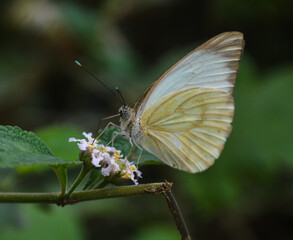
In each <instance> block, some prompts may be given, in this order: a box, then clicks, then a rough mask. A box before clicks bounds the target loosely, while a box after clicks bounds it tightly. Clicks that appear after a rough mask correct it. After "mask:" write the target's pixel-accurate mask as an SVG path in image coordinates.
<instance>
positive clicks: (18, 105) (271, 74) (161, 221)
mask: <svg viewBox="0 0 293 240" xmlns="http://www.w3.org/2000/svg"><path fill="white" fill-rule="evenodd" d="M0 8H1V16H0V18H1V21H0V27H1V38H0V43H1V44H0V53H1V55H0V56H1V57H0V116H1V118H0V120H1V122H0V124H2V125H18V126H20V127H21V128H23V129H25V130H31V131H34V132H36V133H37V134H38V136H40V137H41V138H42V139H43V140H44V141H45V142H46V143H47V144H48V145H49V146H50V147H51V149H52V150H53V152H54V153H55V155H56V156H58V157H63V158H66V159H76V158H77V157H78V151H77V149H76V147H75V145H72V144H69V143H67V140H68V138H69V137H73V136H74V137H80V135H81V132H82V131H87V132H94V131H95V130H96V128H97V123H98V120H99V119H100V118H102V117H106V116H109V115H113V114H116V113H117V109H118V108H119V107H120V104H119V102H118V101H117V100H116V99H115V98H113V96H112V95H111V94H109V93H108V92H107V90H105V89H104V88H103V87H102V86H101V85H99V84H98V83H97V82H96V81H95V80H94V79H92V78H91V77H90V76H89V75H88V74H86V73H85V72H83V71H82V70H81V69H80V68H78V67H77V66H76V65H75V64H74V60H76V59H78V60H79V61H80V62H81V63H82V64H83V65H85V66H86V67H87V68H89V69H91V70H92V71H93V72H94V73H96V74H97V75H98V76H99V77H100V78H101V79H103V81H104V82H105V83H106V84H107V85H108V86H109V87H110V88H114V87H115V86H119V87H120V90H121V91H122V93H123V95H124V97H125V98H126V101H127V103H128V104H129V105H133V104H134V102H135V100H136V99H137V98H138V96H139V95H140V94H141V93H142V92H143V90H144V89H145V88H147V86H148V85H149V84H150V83H152V81H154V80H155V79H156V78H158V77H159V76H160V74H162V73H163V72H164V71H165V70H166V69H167V68H168V67H169V66H171V65H172V64H173V63H175V62H176V61H177V60H178V59H180V58H181V57H182V56H184V55H185V54H186V53H188V52H189V51H191V50H192V49H194V48H195V47H197V46H198V45H199V44H201V43H203V42H204V41H206V40H208V39H209V38H211V37H213V36H215V35H216V34H219V33H221V32H224V31H232V30H234V31H241V32H243V33H244V36H245V40H246V46H245V51H244V56H243V59H242V60H241V63H240V70H239V76H238V78H237V84H236V88H235V93H234V97H235V104H236V112H235V119H234V122H233V131H232V134H231V136H230V138H229V139H228V141H227V144H226V146H225V149H224V151H223V153H222V155H221V157H220V159H218V160H217V161H216V163H215V165H214V166H213V167H211V168H210V169H208V170H207V171H205V172H203V173H199V174H188V173H184V172H180V171H177V170H174V169H171V168H170V167H167V166H144V167H142V168H141V171H142V172H143V177H144V178H143V179H142V180H141V182H142V183H150V182H156V181H164V180H165V179H166V180H168V181H172V182H174V189H173V192H174V194H175V196H176V198H177V200H178V203H179V205H180V206H181V209H182V212H183V215H184V216H185V218H186V222H187V225H188V227H189V230H190V232H191V236H192V237H193V239H207V240H208V239H220V240H221V239H223V240H226V239H228V240H230V239H231V240H234V239H235V240H238V239H239V240H246V239H250V240H257V239H274V240H275V239H293V227H292V225H293V204H292V202H293V172H292V169H293V146H292V143H293V131H292V129H293V128H292V122H293V111H292V110H293V109H292V103H293V94H292V93H293V58H292V56H293V48H292V47H291V45H292V42H293V36H292V26H293V15H292V9H293V2H292V1H289V0H288V1H286V0H258V1H252V0H239V1H234V0H222V1H220V0H209V1H192V0H189V1H188V0H150V1H146V0H109V1H94V0H85V1H81V0H80V1H77V0H76V1H69V0H68V1H38V0H19V1H1V3H0ZM73 148H74V149H73ZM77 170H78V169H74V168H73V169H70V176H71V177H70V179H69V182H70V183H72V181H73V180H74V177H75V176H76V175H77V174H78V172H77ZM0 175H1V181H0V191H23V192H30V191H58V190H59V185H58V182H57V180H56V177H55V176H54V173H53V171H51V170H50V169H47V168H42V169H38V171H36V169H32V168H19V169H17V170H14V169H4V170H1V171H0ZM39 238H42V239H44V240H46V239H55V240H58V239H71V240H83V239H84V240H91V239H130V240H134V239H138V240H145V239H171V240H172V239H180V236H179V234H178V232H177V231H176V227H175V224H174V222H173V219H172V216H171V214H170V213H169V211H168V208H167V205H166V203H165V200H164V199H163V197H162V196H143V197H130V198H121V199H111V200H100V201H93V202H86V203H81V204H77V205H75V206H66V207H65V208H60V207H57V206H46V205H29V204H28V205H16V204H1V205H0V239H1V240H2V239H4V240H6V239H8V240H14V239H22V240H27V239H30V240H31V239H39Z"/></svg>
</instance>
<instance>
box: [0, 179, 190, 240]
mask: <svg viewBox="0 0 293 240" xmlns="http://www.w3.org/2000/svg"><path fill="white" fill-rule="evenodd" d="M74 185H75V184H74ZM171 188H172V183H169V182H164V183H163V182H161V183H152V184H141V185H137V186H122V187H111V188H103V189H96V190H88V191H77V192H73V193H71V194H70V195H69V196H68V195H67V196H66V195H65V196H62V195H61V193H57V192H53V193H5V192H2V193H1V192H0V203H48V204H57V205H58V206H65V205H68V204H76V203H78V202H84V201H90V200H97V199H106V198H117V197H126V196H136V195H145V194H164V196H165V197H166V200H167V203H168V206H169V209H170V211H171V213H172V215H173V217H174V219H175V222H176V226H177V229H178V230H179V232H180V234H181V237H182V239H184V240H190V239H191V237H190V236H189V233H188V230H187V227H186V224H185V222H184V219H183V216H182V214H181V212H180V209H179V206H178V204H177V202H176V200H175V198H174V196H173V194H172V193H171Z"/></svg>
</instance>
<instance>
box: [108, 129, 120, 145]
mask: <svg viewBox="0 0 293 240" xmlns="http://www.w3.org/2000/svg"><path fill="white" fill-rule="evenodd" d="M118 135H119V132H116V131H114V132H113V133H112V139H111V141H110V142H108V143H107V145H106V146H108V145H110V144H111V143H112V147H113V146H114V140H115V138H116V137H117V136H118Z"/></svg>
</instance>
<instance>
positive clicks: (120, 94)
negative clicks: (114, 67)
mask: <svg viewBox="0 0 293 240" xmlns="http://www.w3.org/2000/svg"><path fill="white" fill-rule="evenodd" d="M116 91H117V92H118V93H119V96H120V97H121V99H122V102H123V106H124V107H125V106H126V104H125V101H124V98H123V96H122V93H121V92H120V90H119V88H118V87H116Z"/></svg>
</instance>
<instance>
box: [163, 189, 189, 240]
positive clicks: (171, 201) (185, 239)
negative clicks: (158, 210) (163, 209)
mask: <svg viewBox="0 0 293 240" xmlns="http://www.w3.org/2000/svg"><path fill="white" fill-rule="evenodd" d="M164 195H165V197H166V200H167V203H168V206H169V209H170V211H171V213H172V215H173V217H174V220H175V222H176V226H177V229H178V231H179V232H180V234H181V238H182V240H191V237H190V235H189V232H188V229H187V226H186V224H185V221H184V218H183V216H182V213H181V211H180V208H179V206H178V204H177V202H176V199H175V197H174V195H173V194H172V192H171V190H169V191H165V192H164Z"/></svg>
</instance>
